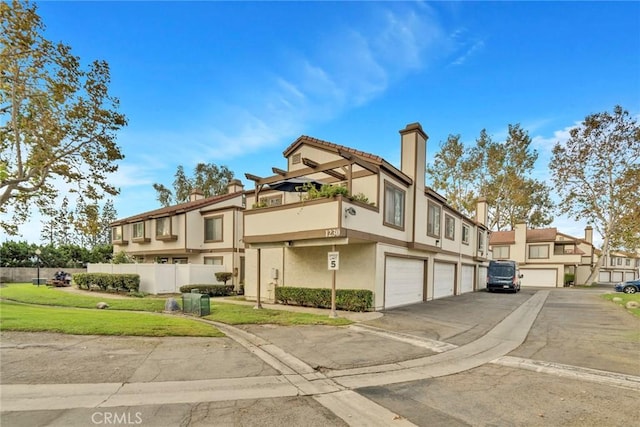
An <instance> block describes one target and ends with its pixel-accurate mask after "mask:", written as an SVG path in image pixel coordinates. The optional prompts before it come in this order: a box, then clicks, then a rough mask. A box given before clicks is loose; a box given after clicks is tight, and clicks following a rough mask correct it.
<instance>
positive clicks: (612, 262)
mask: <svg viewBox="0 0 640 427" xmlns="http://www.w3.org/2000/svg"><path fill="white" fill-rule="evenodd" d="M611 265H612V266H613V265H616V259H615V258H614V257H611Z"/></svg>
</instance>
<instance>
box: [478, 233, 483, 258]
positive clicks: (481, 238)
mask: <svg viewBox="0 0 640 427" xmlns="http://www.w3.org/2000/svg"><path fill="white" fill-rule="evenodd" d="M478 251H480V252H483V253H484V233H483V232H482V230H478Z"/></svg>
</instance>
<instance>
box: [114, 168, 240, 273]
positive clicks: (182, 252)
mask: <svg viewBox="0 0 640 427" xmlns="http://www.w3.org/2000/svg"><path fill="white" fill-rule="evenodd" d="M245 204H246V197H245V192H244V191H243V185H242V183H241V182H240V181H239V180H236V179H234V180H232V181H231V182H230V183H229V186H228V194H224V195H219V196H214V197H208V198H204V197H203V195H202V193H201V192H199V191H194V192H192V194H191V195H190V201H189V202H186V203H181V204H178V205H175V206H169V207H164V208H160V209H156V210H153V211H149V212H145V213H141V214H139V215H135V216H132V217H129V218H124V219H120V220H117V221H115V222H113V223H111V238H112V239H111V241H112V243H113V251H114V254H116V253H118V252H120V251H125V252H126V253H127V254H128V255H129V256H131V257H133V258H134V260H135V261H136V262H138V263H160V264H166V263H173V264H188V263H190V264H213V265H221V266H223V267H224V269H223V270H224V271H228V272H232V273H234V278H233V284H239V283H242V281H243V280H244V245H243V243H242V211H243V209H244V207H245Z"/></svg>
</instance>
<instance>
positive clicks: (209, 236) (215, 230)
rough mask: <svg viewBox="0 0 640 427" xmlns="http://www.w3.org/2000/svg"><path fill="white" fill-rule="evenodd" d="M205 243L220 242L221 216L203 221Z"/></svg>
mask: <svg viewBox="0 0 640 427" xmlns="http://www.w3.org/2000/svg"><path fill="white" fill-rule="evenodd" d="M204 240H205V242H220V241H222V216H214V217H211V218H205V219H204Z"/></svg>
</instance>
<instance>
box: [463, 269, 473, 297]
mask: <svg viewBox="0 0 640 427" xmlns="http://www.w3.org/2000/svg"><path fill="white" fill-rule="evenodd" d="M474 272H475V269H474V268H473V265H463V266H462V274H461V276H462V277H461V281H460V293H461V294H463V293H465V292H473V273H474Z"/></svg>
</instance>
